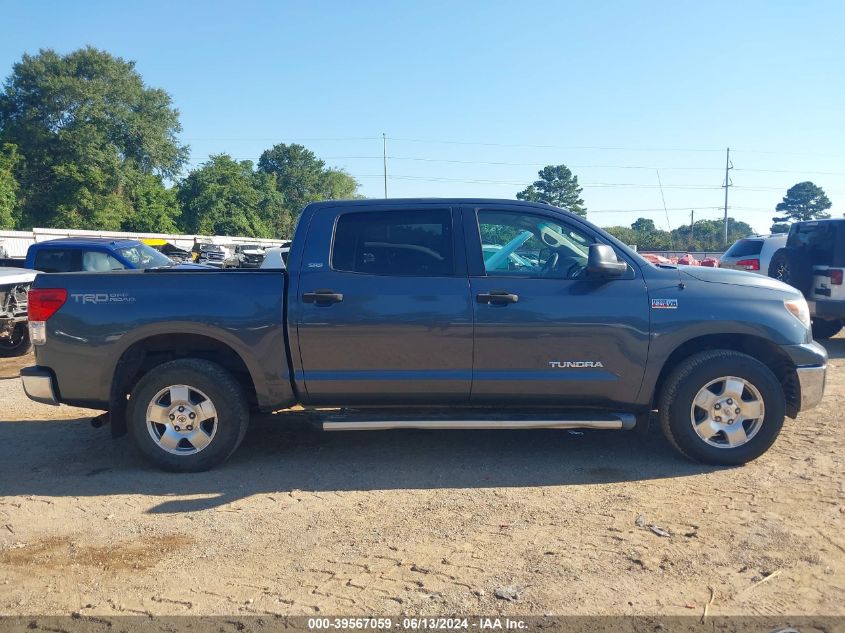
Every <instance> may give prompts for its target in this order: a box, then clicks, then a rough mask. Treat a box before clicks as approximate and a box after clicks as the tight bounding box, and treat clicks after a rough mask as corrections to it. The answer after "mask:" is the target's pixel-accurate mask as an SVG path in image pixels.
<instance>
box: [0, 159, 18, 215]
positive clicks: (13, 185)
mask: <svg viewBox="0 0 845 633" xmlns="http://www.w3.org/2000/svg"><path fill="white" fill-rule="evenodd" d="M18 158H19V157H18V151H17V147H15V146H14V145H12V144H11V143H5V144H3V145H0V229H13V228H15V207H16V206H17V193H18V181H17V180H15V175H14V173H13V170H14V168H15V164H16V163H17V162H18Z"/></svg>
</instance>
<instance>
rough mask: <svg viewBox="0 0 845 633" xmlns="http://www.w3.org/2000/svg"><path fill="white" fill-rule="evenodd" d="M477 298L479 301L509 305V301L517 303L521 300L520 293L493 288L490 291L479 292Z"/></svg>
mask: <svg viewBox="0 0 845 633" xmlns="http://www.w3.org/2000/svg"><path fill="white" fill-rule="evenodd" d="M475 300H476V301H478V303H495V304H497V305H507V304H508V303H516V302H517V301H519V295H515V294H513V293H510V292H508V291H507V290H491V291H490V292H479V293H478V294H477V295H475Z"/></svg>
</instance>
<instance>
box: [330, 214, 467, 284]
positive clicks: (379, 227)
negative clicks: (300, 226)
mask: <svg viewBox="0 0 845 633" xmlns="http://www.w3.org/2000/svg"><path fill="white" fill-rule="evenodd" d="M331 267H332V269H333V270H335V271H337V272H351V273H364V274H370V275H395V276H408V277H414V276H416V277H431V276H435V277H436V276H449V275H453V274H454V273H455V257H454V240H453V237H452V214H451V212H450V211H449V210H448V209H431V210H421V211H417V210H396V211H365V212H353V213H345V214H343V215H341V216H339V217H338V219H337V222H336V225H335V230H334V237H333V241H332V249H331Z"/></svg>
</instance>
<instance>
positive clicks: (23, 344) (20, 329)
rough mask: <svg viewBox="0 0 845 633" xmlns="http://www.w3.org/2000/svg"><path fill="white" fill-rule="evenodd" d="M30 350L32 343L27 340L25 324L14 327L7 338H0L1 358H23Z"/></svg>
mask: <svg viewBox="0 0 845 633" xmlns="http://www.w3.org/2000/svg"><path fill="white" fill-rule="evenodd" d="M30 349H32V342H31V341H30V340H29V328H28V327H27V325H26V322H23V323H18V324H17V325H15V329H13V330H12V335H11V336H10V337H9V338H5V337H4V338H0V357H2V358H12V357H14V356H24V355H25V354H28V353H29V350H30Z"/></svg>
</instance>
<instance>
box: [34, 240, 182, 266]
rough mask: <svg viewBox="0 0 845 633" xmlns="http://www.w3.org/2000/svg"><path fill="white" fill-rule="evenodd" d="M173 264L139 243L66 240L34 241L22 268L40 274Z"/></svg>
mask: <svg viewBox="0 0 845 633" xmlns="http://www.w3.org/2000/svg"><path fill="white" fill-rule="evenodd" d="M173 264H174V262H173V261H172V260H171V259H170V258H168V257H167V256H165V255H163V254H162V253H160V252H158V251H157V250H155V249H154V248H152V247H151V246H147V245H146V244H144V243H143V242H141V241H139V240H114V239H110V238H91V237H85V238H80V237H66V238H59V239H56V240H47V241H46V242H36V243H35V244H32V245H31V246H30V247H29V249H27V251H26V264H25V266H26V268H30V269H33V270H38V271H40V272H44V273H70V272H109V271H117V270H126V269H135V268H164V267H167V266H173Z"/></svg>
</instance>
